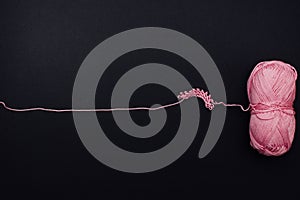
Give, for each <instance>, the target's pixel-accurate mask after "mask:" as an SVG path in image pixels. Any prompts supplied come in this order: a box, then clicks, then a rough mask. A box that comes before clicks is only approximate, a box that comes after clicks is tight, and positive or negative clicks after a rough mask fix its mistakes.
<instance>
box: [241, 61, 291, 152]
mask: <svg viewBox="0 0 300 200" xmlns="http://www.w3.org/2000/svg"><path fill="white" fill-rule="evenodd" d="M296 79H297V71H296V70H295V68H294V67H292V66H291V65H289V64H286V63H284V62H281V61H266V62H261V63H258V64H257V65H256V67H255V68H254V69H253V71H252V73H251V75H250V77H249V79H248V83H247V91H248V98H249V101H250V107H251V117H250V126H249V133H250V139H251V141H250V144H251V146H252V147H253V148H254V149H257V150H258V151H259V152H260V153H262V154H264V155H267V156H280V155H282V154H284V153H286V152H287V151H288V150H289V149H290V147H291V144H292V142H293V139H294V133H295V117H294V114H295V112H294V109H293V102H294V100H295V94H296V84H295V82H296Z"/></svg>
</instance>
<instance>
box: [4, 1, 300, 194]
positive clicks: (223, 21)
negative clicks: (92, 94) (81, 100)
mask: <svg viewBox="0 0 300 200" xmlns="http://www.w3.org/2000/svg"><path fill="white" fill-rule="evenodd" d="M299 8H300V5H299V3H298V2H297V1H293V2H292V1H286V2H285V1H269V2H262V1H261V2H260V1H257V2H253V1H247V2H246V1H245V2H243V1H115V0H114V1H108V0H107V1H103V0H101V1H83V0H82V1H1V4H0V62H1V64H0V99H1V100H3V101H5V102H7V104H8V105H10V106H13V107H21V108H26V107H34V106H44V107H50V108H68V107H71V104H72V87H73V83H74V80H75V76H76V73H77V70H78V69H79V67H80V65H81V63H82V61H83V60H84V58H85V57H86V55H87V54H88V53H89V52H90V51H91V50H92V49H93V48H94V47H95V46H96V45H97V44H99V43H100V42H102V41H103V40H105V39H106V38H108V37H110V36H112V35H114V34H116V33H119V32H121V31H125V30H128V29H132V28H137V27H145V26H155V27H165V28H170V29H174V30H177V31H180V32H182V33H184V34H187V35H189V36H190V37H192V38H193V39H195V40H196V41H198V42H199V43H200V44H201V45H202V46H203V47H204V48H205V49H206V50H207V51H208V52H209V54H210V55H211V57H212V58H213V60H214V61H215V63H216V64H217V66H218V68H219V71H220V73H221V75H222V77H223V80H224V83H225V87H226V94H227V101H228V102H235V103H241V104H243V105H247V104H248V99H247V94H246V81H247V79H248V76H249V74H250V72H251V70H252V69H253V67H254V66H255V65H256V64H257V63H258V62H260V61H264V60H272V59H279V60H283V61H285V62H288V63H290V64H292V65H293V66H295V67H296V69H299V66H300V59H299V57H300V53H299V52H300V51H299V50H300V39H299V35H300V28H299V27H300V22H299V19H300V11H299ZM154 61H155V62H159V63H164V64H168V65H169V66H171V67H173V68H175V69H177V70H179V71H180V72H181V73H182V74H184V75H185V77H186V78H187V79H188V80H190V81H191V83H192V84H193V86H194V87H201V88H206V86H205V83H204V82H203V80H202V78H201V76H200V75H199V74H196V72H195V70H194V69H193V68H192V66H191V65H190V64H189V63H188V62H186V61H185V60H184V59H182V58H180V57H178V56H176V55H173V54H171V53H168V52H163V51H159V50H151V49H150V50H149V49H148V50H140V51H135V52H131V53H128V54H127V55H124V56H122V57H120V58H119V59H117V60H116V61H115V62H114V63H113V64H112V65H111V67H110V68H109V70H107V71H106V72H105V75H104V77H102V78H101V81H104V82H105V87H104V88H98V91H97V97H96V101H97V103H96V105H97V107H106V106H107V105H109V97H110V95H111V90H112V88H113V85H114V83H115V81H117V80H118V77H120V76H121V75H122V74H123V73H125V72H126V71H127V70H129V69H130V68H132V67H134V66H136V65H139V64H142V63H147V62H154ZM298 84H299V81H298V83H297V85H298ZM298 99H299V98H297V99H296V101H295V109H296V112H297V110H298V109H299V106H298V104H299V100H298ZM173 100H176V97H175V96H174V95H172V93H171V92H170V91H168V90H167V89H166V88H164V87H161V86H158V85H146V86H143V87H141V88H140V89H139V90H137V91H136V92H135V93H134V95H133V97H132V99H131V102H130V105H131V106H139V105H144V106H149V105H152V104H154V103H162V104H164V103H168V102H172V101H173ZM199 104H200V106H201V122H199V123H200V129H199V131H198V134H197V137H196V139H195V140H194V142H193V144H192V145H191V147H190V148H189V149H188V150H187V152H186V153H185V154H184V155H183V156H182V157H181V158H180V159H178V160H177V161H176V162H174V163H172V164H171V165H170V166H168V167H166V168H164V169H161V170H159V171H155V172H151V173H146V174H128V173H123V172H119V171H116V170H113V169H111V168H109V167H106V166H104V165H103V164H101V163H100V162H99V161H97V160H96V159H95V158H93V156H92V155H91V154H89V153H88V151H87V150H86V149H85V147H84V146H83V144H82V143H81V141H80V139H79V137H78V134H77V132H76V129H75V126H74V123H73V117H72V114H71V113H62V114H57V113H43V112H28V113H13V112H9V111H6V110H4V109H2V108H1V109H0V130H1V131H0V132H1V139H0V150H1V151H0V152H1V154H0V155H1V158H0V159H1V161H0V166H1V167H0V169H1V171H0V182H1V193H0V195H1V196H3V195H4V191H6V193H7V194H8V195H10V197H11V198H14V197H17V196H19V197H27V196H28V195H29V196H31V197H35V196H37V197H40V198H41V199H45V198H46V197H54V195H58V196H57V197H56V198H59V197H65V198H75V197H79V198H82V199H87V198H88V197H96V198H98V199H101V198H102V199H105V198H104V196H110V197H116V196H118V197H119V198H120V199H122V198H124V199H125V198H129V199H132V198H135V197H137V198H139V199H144V198H146V197H152V198H155V199H159V198H160V197H163V196H164V197H170V196H173V197H180V198H184V197H186V196H189V197H190V196H194V197H197V198H200V199H201V198H202V197H203V195H204V194H206V195H208V196H210V195H212V196H216V195H221V197H223V195H225V194H228V193H233V194H239V193H240V192H241V191H243V193H242V196H241V197H245V196H253V197H261V193H265V194H266V195H267V197H269V195H271V194H273V195H274V196H277V197H280V196H284V197H287V195H289V194H290V192H292V191H294V192H295V191H297V184H299V181H298V179H299V178H300V142H299V140H300V138H299V129H296V134H295V139H294V143H293V146H292V148H291V150H290V151H289V152H288V153H287V154H285V155H284V156H282V157H276V158H274V157H271V158H270V157H265V156H262V155H259V154H258V153H257V152H255V151H254V150H253V149H251V147H250V145H249V135H248V123H249V113H244V112H241V111H240V110H239V109H235V108H232V109H229V110H228V111H227V117H226V122H225V126H224V129H223V132H222V135H221V137H220V139H219V141H218V143H217V145H216V146H215V148H214V149H213V151H212V152H211V153H210V154H209V155H208V156H207V157H205V158H204V159H198V157H197V155H198V151H199V148H200V146H201V143H202V139H203V137H204V134H205V133H206V130H207V126H208V123H209V122H208V120H207V118H208V117H209V115H210V114H209V112H208V111H207V110H206V109H205V108H204V107H203V104H202V102H200V101H199ZM168 114H169V116H170V118H168V120H169V121H168V123H167V124H166V126H165V127H164V129H163V130H162V132H161V133H159V134H158V135H157V136H155V138H151V139H149V140H148V141H138V140H134V139H133V138H130V137H128V136H126V135H125V134H124V133H122V132H121V131H120V130H119V129H118V128H117V127H115V124H114V122H113V120H112V118H111V114H110V113H106V114H102V113H101V114H98V116H99V119H100V116H101V115H102V116H101V120H99V121H100V123H101V125H103V127H105V129H107V130H110V132H109V133H107V132H106V133H107V135H108V137H109V138H110V139H111V140H112V141H113V142H114V143H116V144H118V145H120V146H122V147H123V148H127V149H129V150H131V151H136V152H144V151H149V150H153V149H157V148H160V147H161V146H164V145H165V144H167V143H168V142H169V141H170V140H171V139H172V137H173V136H174V134H176V128H177V125H176V124H177V123H178V120H179V119H178V117H179V116H180V115H179V110H178V108H176V107H174V108H170V109H168ZM132 117H133V119H134V120H135V121H136V123H137V124H140V125H146V124H147V123H149V118H148V115H147V112H144V111H141V112H138V113H137V112H134V113H132ZM296 118H298V117H297V116H296ZM170 123H171V125H170ZM298 124H299V121H298V122H297V127H298ZM292 186H294V187H292ZM298 190H299V189H298ZM271 196H272V195H271ZM0 199H3V198H1V197H0Z"/></svg>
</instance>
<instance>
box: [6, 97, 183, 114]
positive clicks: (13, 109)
mask: <svg viewBox="0 0 300 200" xmlns="http://www.w3.org/2000/svg"><path fill="white" fill-rule="evenodd" d="M183 101H184V99H181V100H179V101H177V102H175V103H171V104H166V105H163V106H158V107H154V108H150V107H133V108H98V109H97V108H96V109H51V108H42V107H34V108H22V109H18V108H12V107H9V106H7V105H6V104H5V102H3V101H0V104H2V106H3V107H4V108H5V109H6V110H9V111H13V112H30V111H45V112H57V113H61V112H112V111H133V110H149V111H155V110H160V109H163V108H168V107H172V106H176V105H178V104H180V103H181V102H183Z"/></svg>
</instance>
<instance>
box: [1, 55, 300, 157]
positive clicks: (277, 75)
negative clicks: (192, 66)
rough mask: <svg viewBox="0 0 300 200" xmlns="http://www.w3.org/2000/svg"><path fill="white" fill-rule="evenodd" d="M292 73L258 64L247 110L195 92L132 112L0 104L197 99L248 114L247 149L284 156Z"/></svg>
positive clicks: (276, 64)
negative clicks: (144, 103) (77, 105)
mask: <svg viewBox="0 0 300 200" xmlns="http://www.w3.org/2000/svg"><path fill="white" fill-rule="evenodd" d="M296 80H297V71H296V69H295V68H294V67H293V66H291V65H289V64H287V63H284V62H282V61H276V60H275V61H265V62H260V63H258V64H257V65H256V66H255V68H254V69H253V71H252V73H251V75H250V77H249V79H248V82H247V93H248V98H249V102H250V104H249V106H248V107H247V108H244V107H243V106H242V105H241V104H227V103H224V102H222V101H220V102H217V101H214V100H213V99H212V97H211V95H210V94H209V93H208V92H206V91H204V90H203V89H199V88H192V89H191V90H189V91H184V92H180V93H179V95H178V96H177V98H178V101H177V102H175V103H170V104H166V105H162V106H158V107H132V108H100V109H51V108H43V107H33V108H25V109H24V108H23V109H18V108H12V107H9V106H7V105H6V104H5V102H4V101H0V104H1V105H2V106H3V107H4V108H5V109H6V110H9V111H13V112H29V111H45V112H59V113H60V112H112V111H134V110H149V111H155V110H160V109H163V108H167V107H172V106H176V105H178V104H180V103H182V102H183V101H185V100H187V99H189V98H192V97H197V98H200V99H202V100H203V102H204V104H205V107H206V108H207V109H209V110H213V109H214V107H215V106H216V105H223V106H226V107H240V109H241V110H242V111H244V112H247V111H249V110H250V111H251V117H250V124H249V135H250V145H251V146H252V147H253V148H254V149H256V150H258V152H260V153H261V154H264V155H267V156H280V155H282V154H284V153H286V152H287V151H288V150H289V149H290V147H291V145H292V142H293V139H294V133H295V117H294V115H295V111H294V108H293V102H294V100H295V95H296V84H295V82H296Z"/></svg>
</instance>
